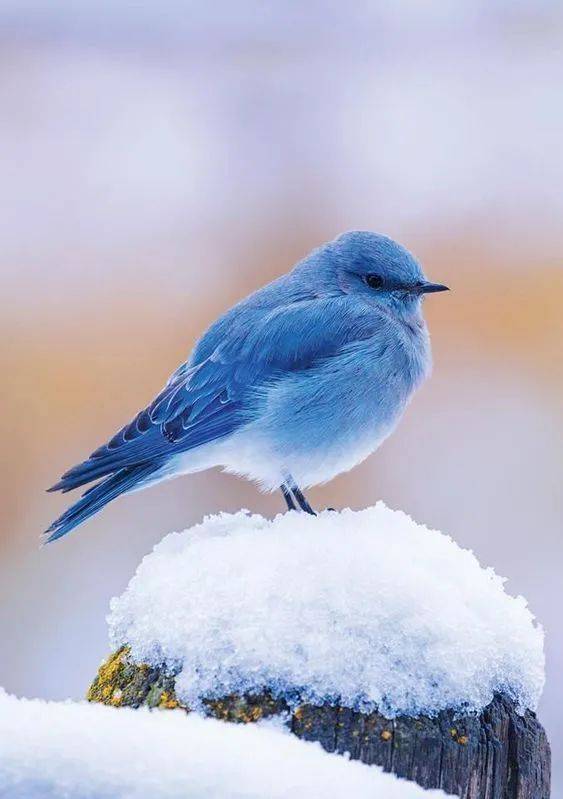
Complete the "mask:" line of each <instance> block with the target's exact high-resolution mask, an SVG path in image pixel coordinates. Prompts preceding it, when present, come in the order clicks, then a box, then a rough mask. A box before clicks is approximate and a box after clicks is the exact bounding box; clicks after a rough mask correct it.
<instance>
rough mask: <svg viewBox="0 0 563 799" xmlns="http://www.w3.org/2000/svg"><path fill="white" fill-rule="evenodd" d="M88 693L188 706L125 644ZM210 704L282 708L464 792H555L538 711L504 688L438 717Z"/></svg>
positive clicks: (344, 747)
mask: <svg viewBox="0 0 563 799" xmlns="http://www.w3.org/2000/svg"><path fill="white" fill-rule="evenodd" d="M88 699H89V700H90V701H94V702H103V703H105V704H110V705H114V706H129V707H139V706H140V705H149V706H150V707H160V708H175V707H182V705H181V704H180V703H179V702H178V700H177V698H176V695H175V691H174V677H173V676H172V675H169V674H166V673H165V672H163V671H162V670H161V669H159V668H153V667H149V666H146V665H136V664H134V663H132V662H131V661H130V659H129V658H128V653H127V650H126V649H121V650H119V651H118V652H116V653H115V654H114V655H112V656H111V657H110V658H109V659H108V661H106V663H104V664H103V665H102V666H101V668H100V671H99V672H98V675H97V677H96V678H95V680H94V682H93V683H92V685H91V687H90V690H89V692H88ZM205 708H206V712H207V713H208V715H210V716H213V717H215V718H219V719H223V720H225V721H231V722H239V723H240V722H243V723H247V722H252V721H258V720H259V719H262V718H266V717H267V716H272V715H278V714H280V713H283V714H285V718H286V723H287V725H288V727H289V728H290V729H291V731H292V732H293V733H294V734H295V735H297V736H298V737H299V738H304V739H306V740H308V741H318V742H320V744H321V745H322V746H323V747H324V748H325V749H326V750H327V751H329V752H339V753H342V754H343V753H349V755H350V757H351V759H352V760H360V761H362V762H363V763H367V764H370V765H371V764H377V765H379V766H382V767H383V768H384V770H385V771H391V772H393V773H395V774H397V775H398V776H399V777H404V778H406V779H409V780H414V781H415V782H417V783H418V784H419V785H422V786H423V787H424V788H442V789H443V790H444V791H445V792H446V793H451V794H454V795H457V796H460V797H462V799H548V797H549V795H550V762H551V757H550V749H549V743H548V741H547V737H546V735H545V732H544V730H543V728H542V726H541V724H540V723H539V722H538V720H537V718H536V716H535V714H534V713H532V712H531V711H526V713H524V714H523V715H521V714H519V713H518V712H517V711H516V709H515V707H514V704H513V702H512V701H511V700H509V699H508V698H506V697H504V696H502V695H498V696H495V698H494V699H493V701H492V702H491V703H490V704H489V705H488V706H487V707H486V708H484V710H483V711H482V712H481V713H480V714H466V715H460V714H459V713H455V712H454V711H443V712H441V713H440V714H439V715H438V716H436V717H434V718H428V717H423V716H421V717H418V718H412V717H400V718H396V719H386V718H385V717H384V716H382V715H381V714H380V713H377V712H373V713H369V714H364V713H359V712H356V711H353V710H350V709H349V708H344V707H338V706H336V707H334V706H331V705H324V706H314V705H309V704H301V705H298V706H297V707H295V706H294V705H293V704H292V708H290V706H289V705H288V703H287V702H286V701H285V700H284V699H278V698H274V697H272V696H271V695H270V694H269V693H268V692H264V693H262V694H258V695H252V696H250V695H245V696H226V697H224V698H222V699H219V700H209V701H206V702H205ZM185 709H186V711H189V709H188V708H185Z"/></svg>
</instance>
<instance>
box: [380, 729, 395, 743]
mask: <svg viewBox="0 0 563 799" xmlns="http://www.w3.org/2000/svg"><path fill="white" fill-rule="evenodd" d="M392 737H393V733H392V732H390V730H383V732H382V733H381V740H382V741H390V740H391V738H392Z"/></svg>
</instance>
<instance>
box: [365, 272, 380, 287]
mask: <svg viewBox="0 0 563 799" xmlns="http://www.w3.org/2000/svg"><path fill="white" fill-rule="evenodd" d="M365 281H366V283H367V284H368V286H369V287H370V289H380V288H381V287H382V286H383V278H382V277H381V275H374V274H371V275H366V276H365Z"/></svg>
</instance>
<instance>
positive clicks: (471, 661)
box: [109, 503, 544, 717]
mask: <svg viewBox="0 0 563 799" xmlns="http://www.w3.org/2000/svg"><path fill="white" fill-rule="evenodd" d="M109 623H110V637H111V641H112V644H113V646H114V647H118V646H121V645H122V644H128V645H129V646H130V647H131V653H132V656H133V657H134V659H135V660H137V661H138V662H146V663H150V664H152V665H162V664H165V665H166V666H167V667H168V668H169V669H170V670H172V671H177V672H178V676H177V679H176V691H177V694H178V697H179V699H180V700H181V701H182V702H184V703H186V704H187V705H189V706H191V707H193V708H198V707H200V704H201V699H202V698H204V697H219V696H222V695H225V694H229V693H233V692H234V693H237V692H239V693H240V692H244V691H250V692H252V691H260V690H262V689H264V688H268V689H270V690H271V691H272V692H273V693H274V694H276V695H283V696H285V697H286V698H290V699H292V698H293V700H294V701H295V702H297V701H311V702H316V703H322V702H327V701H328V702H338V703H340V704H342V705H344V706H348V707H352V708H357V709H363V710H369V709H373V708H376V707H377V708H378V709H379V710H380V711H381V712H383V713H384V714H385V715H387V716H388V717H394V716H396V715H398V714H407V715H418V714H421V713H423V714H429V715H432V714H435V713H437V712H439V711H440V710H442V709H444V708H453V709H460V710H461V709H464V710H479V709H481V708H483V707H484V706H485V705H487V704H488V703H489V702H490V701H491V700H492V698H493V694H494V693H495V692H497V691H501V692H503V693H504V694H505V695H507V696H509V697H512V698H513V699H514V700H515V701H516V702H517V704H518V707H519V708H520V709H521V710H523V709H524V708H531V709H535V708H536V705H537V702H538V699H539V696H540V693H541V690H542V687H543V682H544V654H543V631H542V630H541V628H540V627H539V626H538V625H537V624H536V623H535V622H534V618H533V616H532V614H531V612H530V611H529V609H528V608H527V605H526V602H525V600H524V599H523V598H522V597H512V596H510V595H509V594H508V593H506V591H505V590H504V580H503V579H502V578H501V577H498V576H497V575H496V574H495V573H494V571H493V570H492V569H490V568H487V569H486V568H482V567H481V566H480V565H479V562H478V561H477V559H476V557H475V556H474V554H473V553H472V552H470V551H468V550H465V549H462V548H460V547H459V546H458V545H457V544H456V543H455V542H454V541H453V540H452V539H451V538H450V537H449V536H447V535H444V534H443V533H440V532H438V531H436V530H430V529H427V528H426V527H424V526H423V525H419V524H416V523H415V522H414V521H413V520H412V519H411V518H409V517H408V516H407V515H405V514H404V513H402V512H399V511H392V510H390V509H388V508H387V507H386V506H385V505H384V504H383V503H378V504H377V505H376V506H375V507H372V508H367V509H365V510H362V511H351V510H344V511H342V512H330V511H325V512H323V513H321V514H320V515H319V516H318V517H311V516H308V515H306V514H297V513H286V514H282V515H279V516H277V517H276V518H274V519H273V520H268V519H265V518H263V517H261V516H257V515H250V514H248V513H247V512H244V511H241V512H239V513H236V514H234V515H230V514H221V515H219V516H212V517H208V518H206V519H204V521H203V523H202V524H199V525H197V526H195V527H193V528H192V529H190V530H187V531H185V532H182V533H172V534H170V535H168V536H166V537H165V538H164V539H163V540H162V541H161V542H160V544H158V545H157V546H156V547H155V549H154V551H153V552H152V553H151V554H150V555H148V556H147V557H145V558H144V560H143V561H142V563H141V564H140V566H139V568H138V569H137V572H136V574H135V575H134V577H133V578H132V580H131V581H130V583H129V586H128V588H127V590H126V591H125V592H124V594H123V595H122V596H121V597H119V598H117V599H114V600H112V605H111V614H110V617H109Z"/></svg>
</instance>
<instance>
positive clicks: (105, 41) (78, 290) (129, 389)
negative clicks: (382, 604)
mask: <svg viewBox="0 0 563 799" xmlns="http://www.w3.org/2000/svg"><path fill="white" fill-rule="evenodd" d="M562 42H563V6H561V4H559V3H556V2H548V0H544V1H543V2H542V0H519V1H518V2H508V0H506V2H505V1H504V0H495V1H492V0H487V2H485V0H480V1H479V0H478V1H477V2H475V1H474V0H471V1H470V0H464V1H463V2H460V1H459V0H457V1H456V2H448V0H446V1H445V2H444V1H443V0H435V2H429V3H424V4H420V3H417V2H415V0H399V1H398V2H394V3H379V2H375V1H373V2H366V1H365V0H364V1H363V2H362V1H361V0H360V2H356V3H352V4H350V3H348V4H344V3H334V4H332V3H331V2H315V1H314V0H310V1H309V2H307V3H287V2H281V0H280V1H279V2H278V1H277V0H276V1H275V2H271V3H261V2H249V1H245V0H241V1H240V2H226V0H223V2H216V3H201V2H199V3H197V2H194V3H192V2H179V1H178V0H160V2H158V3H157V2H146V3H125V2H119V1H116V0H111V1H110V0H103V1H102V0H95V2H94V0H82V1H81V2H80V1H79V0H74V2H72V3H71V2H47V0H45V2H39V1H36V2H34V1H33V0H3V2H2V4H1V5H0V47H1V51H0V53H1V72H0V107H1V109H2V114H1V124H0V152H1V158H0V206H1V208H2V212H1V214H0V275H1V277H0V280H1V287H0V288H1V292H0V314H1V318H0V333H1V340H2V347H1V350H0V363H1V367H2V375H3V387H2V392H1V398H0V403H1V407H0V425H1V430H0V434H1V440H2V447H1V451H0V459H1V466H2V488H1V491H2V500H1V503H0V516H1V523H0V641H1V642H2V645H1V648H0V685H3V686H4V687H5V688H6V689H7V690H8V691H10V692H14V693H17V694H18V695H26V696H41V697H48V698H56V699H60V698H64V697H74V698H77V697H82V696H83V695H84V693H85V690H86V688H87V686H88V683H89V681H90V680H91V678H92V677H93V676H94V674H95V672H96V668H97V666H98V663H99V661H100V660H101V658H102V657H103V656H104V655H105V654H106V652H107V650H108V643H107V638H106V625H105V620H104V617H105V614H106V612H107V610H108V603H109V600H110V598H111V597H112V596H113V595H115V594H118V593H120V592H121V591H123V589H124V588H125V586H126V584H127V581H128V579H129V577H130V576H131V575H132V573H133V571H134V569H135V567H136V565H137V564H138V562H139V560H140V559H141V558H142V557H143V555H144V554H145V553H147V552H149V551H150V549H151V548H152V546H153V545H154V544H155V543H156V542H157V541H158V540H159V539H160V538H161V537H162V536H163V535H164V534H165V533H167V532H169V531H171V530H175V529H183V528H184V527H187V526H189V525H191V524H193V523H195V522H197V521H198V520H200V519H201V518H202V516H203V515H204V514H207V513H212V512H216V511H218V510H227V511H234V510H236V509H238V508H240V507H241V506H242V507H246V508H249V509H251V510H253V511H258V512H261V513H264V514H270V515H271V514H275V513H276V512H278V511H280V510H282V501H281V497H279V496H271V497H269V496H261V495H260V494H259V493H258V492H257V491H256V489H255V488H254V487H253V486H252V485H249V484H247V483H245V482H243V481H240V480H237V479H236V478H234V477H229V476H225V475H222V474H219V473H205V474H200V475H196V476H193V477H190V478H184V479H180V480H177V481H173V482H170V483H168V484H164V485H162V486H159V487H157V488H153V489H151V490H150V491H148V492H145V493H141V494H137V495H134V496H131V497H126V498H123V499H121V500H119V501H118V502H116V503H115V504H112V505H111V506H110V507H109V508H108V509H107V510H106V511H105V512H104V513H102V514H101V515H99V516H97V517H96V518H95V519H94V520H93V521H92V522H90V523H89V524H88V525H87V526H86V527H84V528H81V529H80V530H79V531H77V532H76V533H75V534H73V535H72V536H71V537H69V538H66V539H64V540H63V541H62V542H60V543H59V544H57V545H54V546H51V547H48V548H46V549H43V550H41V551H40V550H39V549H38V535H39V533H40V532H41V531H42V530H43V529H44V528H45V527H46V526H47V525H48V523H49V522H50V521H51V520H52V519H53V518H54V517H55V516H56V515H57V514H58V513H59V512H60V511H61V510H62V509H63V507H64V506H65V499H64V498H62V497H58V496H53V495H47V494H45V493H44V489H45V488H46V487H48V486H49V485H51V484H52V483H53V482H54V480H55V479H56V478H57V477H58V476H59V475H60V474H61V472H62V471H64V470H65V469H66V468H67V467H68V466H69V465H71V464H73V463H75V462H76V461H77V460H80V459H82V458H83V457H84V456H85V455H87V454H88V453H89V452H90V451H91V450H92V449H93V448H94V447H95V446H97V445H98V444H99V443H101V442H102V441H103V440H105V439H106V438H107V436H108V435H109V434H111V433H113V432H114V431H115V430H116V429H117V428H118V427H120V426H121V425H122V424H123V423H124V422H126V421H127V420H128V419H129V418H130V417H131V416H132V415H133V414H134V413H135V412H136V411H137V410H138V408H140V407H141V405H143V404H144V403H146V402H148V401H149V400H150V399H151V398H152V396H153V395H154V394H155V393H156V392H157V390H158V389H159V388H160V387H161V386H162V385H163V384H164V382H165V380H166V379H167V377H168V375H169V373H170V372H171V371H172V369H174V368H175V367H176V366H177V365H178V364H179V363H180V362H181V361H183V360H184V359H185V358H186V357H187V355H188V353H189V351H190V349H191V347H192V345H193V343H194V340H195V339H196V337H197V336H198V334H199V333H201V331H202V330H203V329H204V328H205V327H206V325H207V324H209V323H210V322H211V321H212V320H213V319H214V317H215V316H216V315H217V314H219V313H220V312H222V311H223V310H225V309H226V308H227V307H228V306H229V305H231V304H232V303H233V302H234V301H236V300H238V299H240V298H241V297H243V296H244V295H245V294H246V293H247V292H249V291H251V290H252V289H254V288H256V287H258V286H260V285H262V284H264V283H265V282H267V281H269V280H270V279H271V278H273V277H275V276H277V275H279V274H280V273H281V272H283V271H285V270H286V269H287V268H288V267H289V266H290V265H291V264H292V263H293V262H294V261H295V260H297V259H298V258H300V257H301V256H303V255H304V254H305V253H306V252H307V251H308V250H309V249H310V248H312V247H314V246H316V245H318V244H319V243H320V242H322V241H324V240H326V239H330V238H333V237H334V236H335V235H337V234H338V233H339V232H341V231H343V230H345V229H349V228H367V229H373V230H377V231H381V232H385V233H387V234H389V235H391V236H393V237H395V238H398V239H399V240H400V241H401V242H403V243H404V244H406V245H407V246H408V247H409V248H410V249H411V250H413V251H414V252H415V253H416V254H417V256H419V257H420V259H421V260H422V262H423V264H424V266H425V268H426V271H427V273H428V274H429V275H430V276H431V277H432V278H433V279H435V280H438V281H443V282H446V283H448V284H449V285H450V286H451V287H452V288H453V291H452V292H451V293H450V294H449V295H444V296H439V297H435V298H434V297H431V298H430V299H429V300H428V302H427V304H426V312H427V316H428V319H429V324H430V328H431V332H432V337H433V344H434V355H435V370H434V376H433V378H432V380H431V381H430V382H429V383H427V384H426V386H425V387H424V388H423V389H422V391H421V392H420V393H419V395H418V396H417V397H416V399H415V401H414V403H413V405H412V406H411V407H410V409H409V411H408V413H407V415H406V418H405V419H404V421H403V423H402V425H401V426H400V428H399V429H398V431H397V432H396V434H395V435H394V436H393V437H392V438H391V439H389V440H388V441H387V442H386V443H385V445H384V446H383V448H382V449H381V450H380V451H379V453H377V454H376V455H375V456H373V457H372V458H370V459H369V460H368V461H367V462H366V463H364V464H363V465H362V466H361V467H359V468H357V469H355V470H354V471H353V472H351V473H350V474H347V475H343V476H341V477H339V478H338V479H336V480H334V481H333V482H332V483H330V484H329V485H327V486H325V487H323V488H319V489H317V490H314V491H312V492H311V499H312V501H313V504H316V505H318V506H320V507H323V506H326V505H328V504H330V505H336V506H339V507H340V506H347V505H350V506H352V507H356V508H359V507H363V506H365V505H368V504H372V503H374V502H375V501H376V500H378V499H380V498H382V499H384V500H385V501H386V502H387V503H388V504H389V505H390V506H392V507H397V508H402V509H403V510H405V511H407V512H408V513H410V514H411V515H412V516H414V517H415V518H416V519H417V520H418V521H421V522H425V523H426V524H428V525H430V526H433V527H437V528H439V529H441V530H444V531H447V532H449V533H450V534H451V535H452V536H453V537H454V538H455V539H456V540H457V541H458V542H459V543H460V544H462V545H463V546H465V547H471V548H472V549H473V550H474V551H475V552H476V554H477V556H478V557H479V559H480V560H481V562H482V563H483V564H487V565H492V566H494V568H495V569H496V570H497V572H499V573H500V574H502V575H505V576H506V577H507V578H508V585H507V587H508V590H509V591H510V592H511V593H513V594H518V593H522V594H523V595H524V596H526V597H527V599H528V601H529V604H530V606H531V609H532V611H533V612H534V613H535V614H536V615H537V617H538V619H539V620H540V621H541V623H542V624H543V625H544V626H545V629H546V635H547V638H546V644H547V658H548V671H547V675H548V676H547V686H546V690H545V693H544V698H543V700H542V705H541V707H540V718H541V720H542V721H543V723H544V724H545V726H546V727H547V729H548V733H549V735H550V739H551V743H552V746H553V749H554V756H555V764H554V765H555V771H556V786H557V785H558V786H559V788H557V787H556V788H555V791H557V790H561V791H563V787H562V784H561V776H558V766H560V761H561V759H562V757H563V755H562V746H561V743H560V741H561V740H562V738H563V721H562V719H561V717H560V714H559V707H560V705H561V703H562V702H563V682H562V681H561V679H560V675H561V671H562V669H563V631H562V625H561V618H560V617H561V599H562V597H561V590H560V589H561V554H562V547H561V520H562V508H561V489H560V483H561V481H560V478H561V468H562V465H563V464H562V460H563V446H562V443H563V442H562V440H561V433H560V430H561V423H562V421H563V420H562V416H563V411H562V399H563V371H562V362H563V358H562V354H563V353H562V349H561V340H562V332H563V330H562V327H563V324H562V315H561V301H562V299H563V291H562V289H563V276H562V272H561V260H562V254H563V227H562V224H561V222H562V218H563V217H562V214H563V192H562V190H561V187H562V185H563V148H562V147H561V142H562V139H563V99H562V94H561V85H562V79H563V52H562V49H563V44H562ZM452 602H455V597H452ZM559 770H560V769H559ZM554 795H557V793H556V792H555V793H554ZM559 795H562V794H559Z"/></svg>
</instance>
